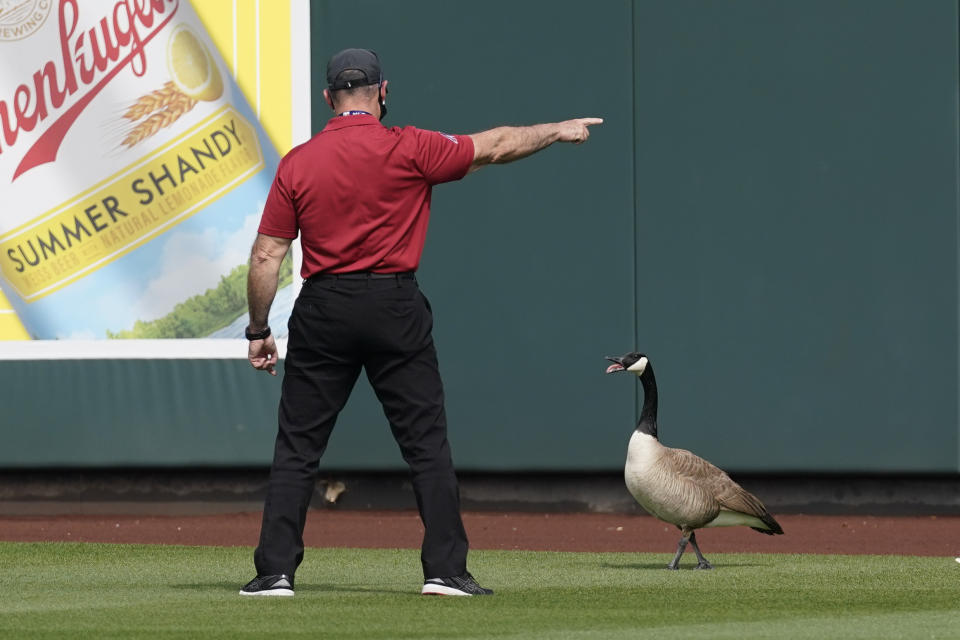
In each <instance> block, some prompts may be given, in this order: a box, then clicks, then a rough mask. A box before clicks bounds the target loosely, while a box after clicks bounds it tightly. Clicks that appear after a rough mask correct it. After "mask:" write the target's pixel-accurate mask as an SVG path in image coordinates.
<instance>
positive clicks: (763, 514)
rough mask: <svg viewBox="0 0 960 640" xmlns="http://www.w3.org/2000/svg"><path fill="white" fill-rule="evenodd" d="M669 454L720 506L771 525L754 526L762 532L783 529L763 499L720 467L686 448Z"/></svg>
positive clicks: (680, 470) (774, 531) (674, 462)
mask: <svg viewBox="0 0 960 640" xmlns="http://www.w3.org/2000/svg"><path fill="white" fill-rule="evenodd" d="M670 457H671V458H672V463H673V465H674V468H675V469H676V471H677V472H678V473H682V474H683V475H685V476H687V477H689V478H690V479H691V480H692V481H694V482H697V483H698V484H699V485H700V486H701V487H703V488H704V489H705V490H706V491H707V492H708V493H710V494H711V495H712V496H713V498H714V499H715V500H716V501H717V502H718V503H719V505H720V507H721V508H723V509H727V510H729V511H736V512H739V513H745V514H747V515H751V516H756V517H757V518H759V519H760V520H762V521H763V522H764V524H766V525H767V526H768V527H770V530H769V531H767V530H765V529H756V530H757V531H760V532H761V533H768V534H774V533H783V529H782V528H781V527H780V524H779V523H778V522H777V521H776V520H774V519H773V516H772V515H770V513H769V512H768V511H767V508H766V507H764V506H763V503H762V502H760V500H759V499H758V498H757V497H756V496H755V495H753V494H752V493H750V492H749V491H747V490H746V489H744V488H743V487H741V486H740V485H739V484H737V483H736V482H734V481H733V480H732V479H731V478H730V476H728V475H727V474H726V472H725V471H723V469H720V468H719V467H717V466H715V465H713V464H711V463H709V462H707V461H706V460H704V459H703V458H701V457H700V456H698V455H696V454H693V453H691V452H689V451H687V450H686V449H673V450H672V455H671V456H670Z"/></svg>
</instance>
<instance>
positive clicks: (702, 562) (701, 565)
mask: <svg viewBox="0 0 960 640" xmlns="http://www.w3.org/2000/svg"><path fill="white" fill-rule="evenodd" d="M690 544H692V545H693V552H694V553H696V554H697V561H698V562H697V566H695V567H694V569H713V565H712V564H710V563H709V562H707V559H706V558H704V557H703V554H702V553H700V547H698V546H697V534H696V533H695V532H691V533H690Z"/></svg>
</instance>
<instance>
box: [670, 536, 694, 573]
mask: <svg viewBox="0 0 960 640" xmlns="http://www.w3.org/2000/svg"><path fill="white" fill-rule="evenodd" d="M690 534H691V532H690V531H687V530H686V529H681V530H680V536H681V537H680V542H678V543H677V555H675V556H673V560H671V561H670V564H668V565H667V569H672V570H674V571H676V570H677V569H679V568H680V556H682V555H683V552H684V551H686V549H687V542H689V538H690Z"/></svg>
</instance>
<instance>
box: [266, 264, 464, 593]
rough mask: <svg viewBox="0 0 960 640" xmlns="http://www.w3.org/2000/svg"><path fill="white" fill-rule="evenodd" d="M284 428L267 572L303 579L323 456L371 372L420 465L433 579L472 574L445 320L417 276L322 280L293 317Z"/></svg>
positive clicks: (413, 464)
mask: <svg viewBox="0 0 960 640" xmlns="http://www.w3.org/2000/svg"><path fill="white" fill-rule="evenodd" d="M289 329H290V333H289V340H288V346H287V357H286V362H285V364H284V374H283V391H282V395H281V398H280V410H279V429H278V433H277V441H276V447H275V450H274V457H273V466H272V468H271V471H270V483H269V487H268V489H267V497H266V501H265V503H264V508H263V523H262V525H261V530H260V543H259V545H258V546H257V549H256V551H255V553H254V563H255V565H256V569H257V574H258V575H274V574H281V573H285V574H287V575H289V576H293V575H294V574H295V572H296V569H297V567H298V566H299V565H300V562H301V561H302V560H303V527H304V523H305V519H306V513H307V507H308V506H309V503H310V498H311V496H312V495H313V491H314V485H315V482H316V478H317V473H318V463H319V460H320V457H321V456H322V455H323V452H324V450H325V449H326V447H327V441H328V440H329V438H330V433H331V432H332V431H333V426H334V423H335V422H336V418H337V415H338V414H339V412H340V411H341V410H342V409H343V407H344V405H345V404H346V402H347V398H348V397H349V396H350V392H351V390H352V389H353V386H354V383H355V382H356V380H357V377H358V376H359V374H360V370H361V369H364V370H366V374H367V379H368V380H369V381H370V384H371V386H372V387H373V389H374V391H375V393H376V395H377V398H378V399H379V401H380V403H381V404H382V405H383V411H384V414H385V415H386V417H387V420H388V422H389V423H390V428H391V430H392V432H393V436H394V438H395V439H396V441H397V444H398V445H399V446H400V451H401V453H402V455H403V458H404V460H405V461H406V462H407V464H408V465H409V467H410V472H411V475H412V481H413V491H414V494H415V496H416V500H417V506H418V508H419V510H420V517H421V519H422V520H423V525H424V528H425V532H424V537H423V546H422V550H421V555H420V560H421V563H422V565H423V572H424V577H425V578H440V577H447V576H455V575H461V574H462V573H464V572H465V571H466V559H467V535H466V532H465V531H464V528H463V522H462V520H461V517H460V493H459V488H458V486H457V478H456V475H455V472H454V468H453V462H452V459H451V456H450V446H449V444H448V442H447V424H446V414H445V412H444V406H443V402H444V398H443V384H442V382H441V380H440V373H439V370H438V367H437V355H436V350H435V348H434V345H433V336H432V330H433V316H432V314H431V311H430V305H429V303H428V302H427V299H426V298H425V297H424V295H423V294H422V293H421V292H420V289H419V287H418V286H417V282H416V280H415V279H414V277H413V275H412V274H403V275H398V276H395V277H390V278H383V277H377V278H368V277H358V275H357V274H351V276H350V277H341V278H338V277H336V276H333V275H330V276H321V277H319V278H314V279H311V280H310V281H308V282H306V283H304V286H303V289H302V290H301V292H300V295H299V297H298V298H297V301H296V304H295V305H294V309H293V313H292V314H291V316H290V324H289Z"/></svg>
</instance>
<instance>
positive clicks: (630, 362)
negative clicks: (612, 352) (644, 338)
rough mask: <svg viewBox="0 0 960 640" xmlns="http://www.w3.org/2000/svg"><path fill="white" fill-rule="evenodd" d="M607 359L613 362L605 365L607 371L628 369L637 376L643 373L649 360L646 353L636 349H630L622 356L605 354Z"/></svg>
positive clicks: (614, 371)
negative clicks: (638, 351) (607, 365)
mask: <svg viewBox="0 0 960 640" xmlns="http://www.w3.org/2000/svg"><path fill="white" fill-rule="evenodd" d="M607 360H609V361H610V362H612V363H613V364H612V365H610V366H609V367H607V373H617V372H619V371H629V372H631V373H633V374H636V375H637V376H642V375H643V372H644V371H646V370H647V364H648V363H649V362H650V361H649V360H648V359H647V356H646V355H644V354H642V353H637V352H636V351H631V352H630V353H628V354H625V355H622V356H607Z"/></svg>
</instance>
